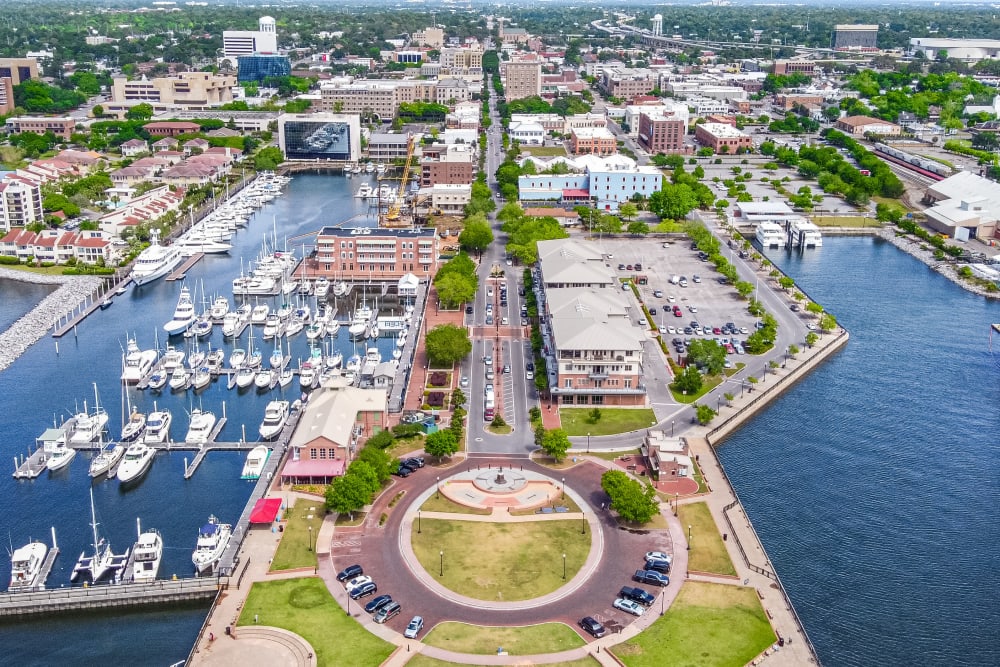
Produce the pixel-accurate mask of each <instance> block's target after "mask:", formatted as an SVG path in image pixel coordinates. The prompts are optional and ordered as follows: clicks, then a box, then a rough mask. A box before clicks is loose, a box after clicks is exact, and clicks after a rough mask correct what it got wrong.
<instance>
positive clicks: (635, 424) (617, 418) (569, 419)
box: [559, 408, 656, 436]
mask: <svg viewBox="0 0 1000 667" xmlns="http://www.w3.org/2000/svg"><path fill="white" fill-rule="evenodd" d="M592 409H593V408H560V409H559V419H560V420H561V421H562V428H563V430H564V431H566V435H570V436H578V435H587V434H588V433H589V434H591V435H614V434H616V433H627V432H629V431H638V430H639V429H643V428H649V426H650V424H653V423H655V422H656V417H655V416H654V415H653V411H652V410H651V409H649V408H601V418H600V419H598V420H597V421H596V422H593V423H591V421H590V413H591V410H592Z"/></svg>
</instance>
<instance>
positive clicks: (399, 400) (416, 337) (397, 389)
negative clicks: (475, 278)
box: [389, 283, 428, 412]
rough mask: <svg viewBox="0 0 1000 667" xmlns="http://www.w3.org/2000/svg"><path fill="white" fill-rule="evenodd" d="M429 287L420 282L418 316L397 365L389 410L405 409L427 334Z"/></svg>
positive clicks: (416, 306) (398, 410) (411, 327)
mask: <svg viewBox="0 0 1000 667" xmlns="http://www.w3.org/2000/svg"><path fill="white" fill-rule="evenodd" d="M427 287H428V285H427V283H420V285H419V286H418V287H417V298H416V303H415V304H414V314H415V315H416V317H415V318H414V320H413V322H412V324H411V326H410V329H409V333H408V334H407V336H406V344H405V345H403V349H402V356H401V357H400V358H399V363H398V364H397V365H396V377H395V378H393V380H392V391H391V392H390V393H389V412H402V410H403V402H404V400H405V396H406V388H407V387H408V386H409V380H410V375H411V373H412V372H413V368H414V365H415V361H416V351H417V347H418V345H421V344H422V343H423V338H424V336H426V335H427V329H426V328H424V329H423V332H422V333H421V327H424V324H425V322H426V321H427V319H426V315H427V296H428V289H427Z"/></svg>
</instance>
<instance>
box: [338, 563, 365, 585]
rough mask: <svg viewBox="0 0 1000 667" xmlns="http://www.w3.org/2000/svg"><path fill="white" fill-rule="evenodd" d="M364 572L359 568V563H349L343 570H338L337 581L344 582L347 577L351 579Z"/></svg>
mask: <svg viewBox="0 0 1000 667" xmlns="http://www.w3.org/2000/svg"><path fill="white" fill-rule="evenodd" d="M364 573H365V571H364V570H363V569H361V566H360V565H357V564H355V565H350V566H348V567H345V568H344V569H343V570H341V571H340V573H339V574H337V581H340V582H344V581H347V580H348V579H353V578H354V577H360V576H361V575H362V574H364Z"/></svg>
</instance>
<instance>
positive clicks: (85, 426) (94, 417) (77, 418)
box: [69, 382, 108, 445]
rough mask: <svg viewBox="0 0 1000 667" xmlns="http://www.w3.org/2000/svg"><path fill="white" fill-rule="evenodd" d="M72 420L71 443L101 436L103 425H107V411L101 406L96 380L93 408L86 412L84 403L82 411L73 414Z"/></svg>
mask: <svg viewBox="0 0 1000 667" xmlns="http://www.w3.org/2000/svg"><path fill="white" fill-rule="evenodd" d="M73 420H74V428H73V435H71V436H70V438H69V441H70V442H71V443H74V444H77V445H85V444H87V443H90V442H94V441H95V440H97V439H98V438H100V437H101V434H102V433H103V432H104V427H105V426H107V425H108V413H107V411H105V409H104V408H102V407H101V404H100V398H99V397H98V395H97V383H96V382H95V383H94V410H93V411H92V412H87V404H86V403H84V404H83V412H79V413H77V414H76V415H74V416H73Z"/></svg>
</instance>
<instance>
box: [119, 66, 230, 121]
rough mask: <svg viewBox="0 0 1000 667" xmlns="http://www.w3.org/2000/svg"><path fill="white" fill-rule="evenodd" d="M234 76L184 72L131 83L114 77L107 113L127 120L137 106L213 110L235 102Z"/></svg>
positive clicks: (160, 108)
mask: <svg viewBox="0 0 1000 667" xmlns="http://www.w3.org/2000/svg"><path fill="white" fill-rule="evenodd" d="M236 85H237V80H236V77H235V76H232V75H227V74H212V73H211V72H181V73H179V74H177V75H175V76H164V77H157V78H154V79H147V78H146V77H145V76H144V77H142V78H140V79H135V80H132V81H129V80H128V79H127V78H125V77H123V76H119V77H115V78H114V79H113V82H112V84H111V101H110V102H109V103H108V104H106V105H105V111H108V112H111V113H116V114H119V115H122V116H124V113H125V112H127V111H128V110H129V109H130V108H131V107H133V106H135V105H137V104H149V105H151V106H152V107H153V110H154V111H157V112H158V111H168V110H171V109H211V108H213V107H218V106H221V105H223V104H227V103H229V102H232V101H233V88H234V87H235V86H236Z"/></svg>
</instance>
